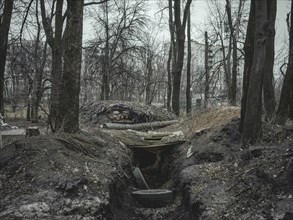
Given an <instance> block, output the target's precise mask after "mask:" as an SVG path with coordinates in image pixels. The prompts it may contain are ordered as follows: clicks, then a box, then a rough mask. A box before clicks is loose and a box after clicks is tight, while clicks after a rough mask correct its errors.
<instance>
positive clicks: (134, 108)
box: [80, 101, 176, 125]
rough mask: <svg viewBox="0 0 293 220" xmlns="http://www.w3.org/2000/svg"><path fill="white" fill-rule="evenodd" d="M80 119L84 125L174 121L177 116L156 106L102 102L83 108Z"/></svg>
mask: <svg viewBox="0 0 293 220" xmlns="http://www.w3.org/2000/svg"><path fill="white" fill-rule="evenodd" d="M80 118H81V121H82V122H83V123H84V124H87V125H89V124H92V125H96V124H102V123H107V122H121V123H123V122H127V123H145V122H153V121H167V120H173V119H175V118H176V116H175V115H174V114H173V113H170V112H168V111H166V110H165V109H162V108H158V107H156V106H149V105H143V104H140V103H134V102H122V101H100V102H96V103H91V104H88V105H85V106H82V107H81V109H80Z"/></svg>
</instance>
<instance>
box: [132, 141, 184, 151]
mask: <svg viewBox="0 0 293 220" xmlns="http://www.w3.org/2000/svg"><path fill="white" fill-rule="evenodd" d="M183 142H184V141H173V142H167V143H158V144H151V145H134V146H129V147H130V148H134V149H135V148H136V149H144V150H148V151H153V152H155V151H159V150H163V149H167V148H169V147H174V146H175V145H177V144H181V143H183Z"/></svg>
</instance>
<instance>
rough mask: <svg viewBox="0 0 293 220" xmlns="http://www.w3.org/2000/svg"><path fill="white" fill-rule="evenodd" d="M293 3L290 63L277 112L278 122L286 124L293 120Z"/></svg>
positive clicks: (292, 4)
mask: <svg viewBox="0 0 293 220" xmlns="http://www.w3.org/2000/svg"><path fill="white" fill-rule="evenodd" d="M292 12H293V1H292V2H291V19H290V32H289V62H288V66H287V70H286V74H285V78H284V82H283V87H282V92H281V97H280V103H279V106H278V111H277V119H276V122H277V123H279V124H285V123H286V121H287V119H288V116H290V118H291V119H292V118H293V101H292V99H293V89H292V85H293V27H292V24H293V16H292Z"/></svg>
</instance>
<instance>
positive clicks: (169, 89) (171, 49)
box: [167, 0, 175, 111]
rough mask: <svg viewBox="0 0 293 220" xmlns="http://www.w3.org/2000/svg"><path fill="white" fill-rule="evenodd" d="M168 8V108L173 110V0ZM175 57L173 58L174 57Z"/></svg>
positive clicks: (170, 0)
mask: <svg viewBox="0 0 293 220" xmlns="http://www.w3.org/2000/svg"><path fill="white" fill-rule="evenodd" d="M168 2H169V4H168V8H169V9H168V10H169V32H170V47H169V55H168V61H167V72H168V84H167V86H168V87H167V109H168V111H171V97H172V73H171V61H172V69H173V66H174V65H173V63H174V59H175V56H173V54H174V51H175V47H174V45H175V43H174V32H175V30H174V23H173V7H172V0H169V1H168ZM172 58H173V59H172Z"/></svg>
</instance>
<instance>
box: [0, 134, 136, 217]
mask: <svg viewBox="0 0 293 220" xmlns="http://www.w3.org/2000/svg"><path fill="white" fill-rule="evenodd" d="M130 172H131V154H130V151H129V150H128V149H127V148H125V147H124V146H123V145H121V144H120V143H119V141H118V140H117V141H115V138H113V137H112V136H110V135H108V134H106V133H103V132H99V133H97V132H96V134H89V133H84V132H83V133H80V134H75V135H66V134H57V135H54V136H40V137H31V138H25V139H22V140H18V141H16V142H14V143H12V144H10V145H7V146H5V148H3V149H0V198H1V200H0V219H17V218H25V219H52V218H53V217H54V219H84V218H85V217H87V219H112V218H113V211H112V210H111V209H112V208H113V207H112V205H113V204H117V203H118V202H117V201H116V202H115V201H114V202H113V201H111V200H113V199H114V200H119V198H117V197H115V196H112V195H111V194H113V193H114V194H115V190H117V189H116V188H117V184H116V185H114V183H116V182H117V181H118V182H120V183H121V184H120V186H119V187H122V186H123V183H124V182H126V179H128V178H129V173H130ZM120 190H121V192H123V191H124V190H122V189H119V191H120ZM119 203H123V202H122V201H119Z"/></svg>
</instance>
